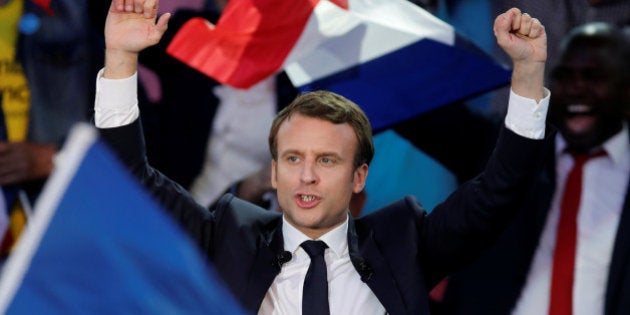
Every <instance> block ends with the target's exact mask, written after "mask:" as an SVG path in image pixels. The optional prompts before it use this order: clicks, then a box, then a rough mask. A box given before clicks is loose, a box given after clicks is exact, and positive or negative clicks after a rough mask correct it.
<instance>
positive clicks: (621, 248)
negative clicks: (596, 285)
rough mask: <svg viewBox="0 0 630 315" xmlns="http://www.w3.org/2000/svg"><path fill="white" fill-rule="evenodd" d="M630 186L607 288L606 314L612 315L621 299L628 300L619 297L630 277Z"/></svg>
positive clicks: (618, 230) (620, 221)
mask: <svg viewBox="0 0 630 315" xmlns="http://www.w3.org/2000/svg"><path fill="white" fill-rule="evenodd" d="M629 227H630V185H629V186H628V190H627V191H626V199H625V201H624V205H623V209H622V212H621V218H620V219H619V227H618V228H617V236H616V237H615V244H614V245H613V246H614V248H613V255H612V259H611V261H610V268H609V270H608V284H607V286H606V301H605V314H610V313H611V311H612V309H613V306H615V305H618V304H619V303H620V299H622V298H627V297H623V296H619V295H620V294H621V293H620V290H621V289H622V285H623V283H624V281H627V279H628V277H630V275H629V274H628V272H630V268H629V267H628V262H629V261H630V246H628V244H630V230H629V229H628V228H629Z"/></svg>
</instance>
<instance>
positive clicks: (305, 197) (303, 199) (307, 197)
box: [301, 195, 315, 201]
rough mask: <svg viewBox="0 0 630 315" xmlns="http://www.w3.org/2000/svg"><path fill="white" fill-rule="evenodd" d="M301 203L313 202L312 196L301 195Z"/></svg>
mask: <svg viewBox="0 0 630 315" xmlns="http://www.w3.org/2000/svg"><path fill="white" fill-rule="evenodd" d="M301 197H302V201H313V200H315V197H314V196H306V195H302V196H301Z"/></svg>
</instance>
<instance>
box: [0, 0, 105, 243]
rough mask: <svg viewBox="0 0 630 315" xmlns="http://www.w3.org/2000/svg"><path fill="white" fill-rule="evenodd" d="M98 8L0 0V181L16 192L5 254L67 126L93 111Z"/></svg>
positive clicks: (76, 1) (99, 50)
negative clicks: (1, 130)
mask: <svg viewBox="0 0 630 315" xmlns="http://www.w3.org/2000/svg"><path fill="white" fill-rule="evenodd" d="M96 9H97V8H95V7H93V6H92V3H91V2H90V1H82V0H54V1H52V2H50V3H47V2H46V1H34V0H1V1H0V16H1V18H0V21H2V22H1V23H0V32H1V33H2V36H0V65H1V66H0V89H1V90H2V95H3V103H2V110H3V113H4V118H5V119H4V121H3V126H6V135H7V137H6V138H5V139H0V185H2V186H3V188H5V191H6V190H9V189H10V190H12V191H13V192H12V193H11V196H12V197H11V198H10V200H8V202H9V203H10V205H9V207H10V209H11V213H10V216H11V218H12V224H11V226H10V228H9V230H7V232H6V233H5V232H4V231H2V234H3V235H4V236H5V237H4V238H3V240H4V241H3V245H2V253H3V255H6V254H8V252H9V250H10V248H11V246H12V244H13V243H14V242H15V240H17V238H18V237H19V234H20V231H21V227H23V226H24V224H25V223H26V219H27V218H26V214H27V213H28V212H29V209H30V205H31V204H32V203H33V202H34V201H35V199H36V198H37V197H38V195H39V192H40V190H41V187H42V185H43V183H44V182H45V180H46V179H47V177H48V176H49V174H50V172H51V171H52V169H53V159H54V155H55V154H56V152H57V150H58V148H59V147H60V146H61V144H62V143H63V141H64V139H65V136H66V133H67V132H68V130H69V129H70V127H71V126H72V125H73V124H74V123H77V122H87V121H89V119H90V117H91V116H92V108H91V104H92V99H93V98H94V85H93V84H92V83H91V82H93V81H92V80H93V77H94V75H95V74H96V73H97V71H98V66H97V64H98V62H100V60H102V58H103V47H104V39H103V35H102V32H99V30H100V29H102V28H100V27H95V25H94V24H92V20H91V17H92V16H94V14H96V13H95V12H96ZM14 201H15V202H14ZM0 237H1V235H0Z"/></svg>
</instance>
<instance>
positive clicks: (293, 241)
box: [258, 219, 385, 315]
mask: <svg viewBox="0 0 630 315" xmlns="http://www.w3.org/2000/svg"><path fill="white" fill-rule="evenodd" d="M282 235H283V237H284V249H285V250H286V251H288V252H291V254H292V255H293V257H292V258H291V260H290V261H289V262H287V263H285V264H283V265H282V270H281V271H280V274H279V275H278V276H277V277H276V278H275V279H274V281H273V284H272V285H271V287H270V288H269V291H267V295H265V298H264V300H263V302H262V305H261V306H260V310H259V312H258V314H261V315H262V314H264V315H268V314H277V315H279V314H301V313H302V287H303V286H304V277H305V276H306V271H307V270H308V267H309V265H310V263H311V259H310V258H309V256H308V254H307V253H306V252H305V251H304V250H303V249H302V247H300V244H302V242H304V241H306V240H309V239H310V238H308V236H306V235H304V234H303V233H302V232H300V231H298V230H297V229H296V228H294V227H293V226H292V225H291V224H289V223H288V222H287V221H286V220H283V224H282ZM319 240H321V241H324V242H325V243H326V245H328V248H327V249H326V251H325V252H324V260H325V261H326V270H327V276H328V302H329V305H330V314H331V315H336V314H338V315H346V314H347V315H352V314H356V315H383V314H385V308H384V307H383V305H381V303H380V302H379V301H378V299H377V298H376V296H375V295H374V293H373V292H372V290H370V288H369V287H368V286H367V285H366V284H365V283H363V282H362V281H361V276H360V275H359V273H358V272H357V271H356V270H355V269H354V266H353V265H352V262H351V261H350V254H349V251H348V219H346V221H345V222H344V223H343V224H342V225H340V226H338V227H336V228H335V229H333V230H332V231H330V232H328V233H326V234H324V235H322V237H320V238H319Z"/></svg>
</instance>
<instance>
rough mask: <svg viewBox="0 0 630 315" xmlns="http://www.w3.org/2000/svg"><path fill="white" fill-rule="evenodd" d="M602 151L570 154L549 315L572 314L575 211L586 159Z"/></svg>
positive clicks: (577, 205)
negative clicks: (569, 168)
mask: <svg viewBox="0 0 630 315" xmlns="http://www.w3.org/2000/svg"><path fill="white" fill-rule="evenodd" d="M605 154H606V153H605V152H604V151H598V152H596V153H591V154H573V153H572V156H573V158H574V161H575V163H574V164H573V168H572V169H571V172H569V176H568V177H567V180H566V186H565V188H564V194H563V195H562V203H561V204H560V221H559V223H558V229H557V232H556V248H555V251H554V254H553V270H552V274H551V297H550V300H549V315H571V314H573V275H574V269H575V247H576V243H577V242H576V241H577V213H578V208H579V207H580V199H581V194H582V169H583V167H584V164H585V163H586V162H587V161H588V160H589V159H591V158H594V157H598V156H603V155H605Z"/></svg>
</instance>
